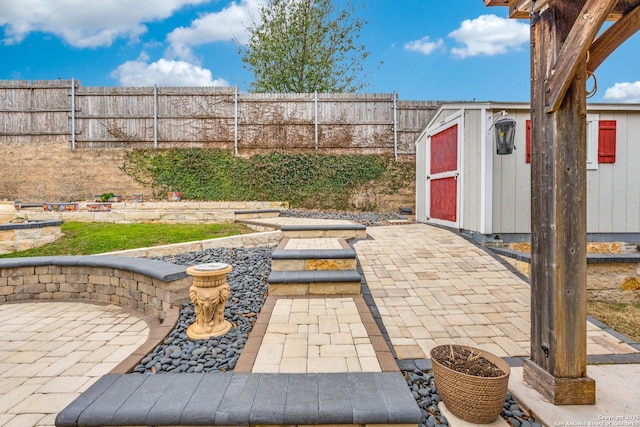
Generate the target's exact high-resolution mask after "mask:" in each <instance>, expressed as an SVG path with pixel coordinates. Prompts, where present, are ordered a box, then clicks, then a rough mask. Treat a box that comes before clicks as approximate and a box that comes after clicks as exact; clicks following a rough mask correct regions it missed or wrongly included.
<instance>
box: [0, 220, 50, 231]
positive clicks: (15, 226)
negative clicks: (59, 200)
mask: <svg viewBox="0 0 640 427" xmlns="http://www.w3.org/2000/svg"><path fill="white" fill-rule="evenodd" d="M56 225H62V221H61V220H46V221H30V222H13V223H10V224H0V231H2V230H28V229H32V228H45V227H53V226H56Z"/></svg>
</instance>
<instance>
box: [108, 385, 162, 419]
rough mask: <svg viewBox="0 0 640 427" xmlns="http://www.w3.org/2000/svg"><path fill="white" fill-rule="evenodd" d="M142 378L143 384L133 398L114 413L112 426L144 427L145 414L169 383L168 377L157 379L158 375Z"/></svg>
mask: <svg viewBox="0 0 640 427" xmlns="http://www.w3.org/2000/svg"><path fill="white" fill-rule="evenodd" d="M143 378H144V382H143V383H142V384H141V385H140V387H138V389H137V390H136V393H135V396H132V398H131V399H128V400H126V401H125V402H124V403H123V404H122V406H120V407H119V408H117V409H116V410H115V411H114V414H113V417H112V418H111V422H112V423H113V424H116V425H132V426H133V425H144V424H145V421H146V419H147V414H148V413H149V411H150V410H151V408H153V406H154V405H155V404H156V402H157V401H158V399H160V397H161V396H162V395H163V394H164V393H165V392H166V390H167V387H168V386H169V385H170V383H171V381H170V380H171V378H170V377H168V378H159V375H143Z"/></svg>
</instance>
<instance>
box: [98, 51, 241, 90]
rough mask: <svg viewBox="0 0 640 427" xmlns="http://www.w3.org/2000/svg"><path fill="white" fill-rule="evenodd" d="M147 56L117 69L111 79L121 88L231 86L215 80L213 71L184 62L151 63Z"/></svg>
mask: <svg viewBox="0 0 640 427" xmlns="http://www.w3.org/2000/svg"><path fill="white" fill-rule="evenodd" d="M148 61H149V57H148V56H147V55H146V54H144V53H143V54H142V55H140V57H139V58H138V59H136V60H135V61H127V62H125V63H124V64H122V65H120V66H119V67H118V68H116V69H115V70H114V71H113V72H112V73H111V77H113V78H116V79H118V81H119V82H120V85H121V86H153V85H158V86H229V83H227V82H226V81H225V80H223V79H215V80H214V79H213V78H212V77H211V71H209V70H207V69H205V68H201V67H198V66H197V65H193V64H190V63H188V62H184V61H171V60H167V59H160V60H158V61H156V62H151V63H149V62H148Z"/></svg>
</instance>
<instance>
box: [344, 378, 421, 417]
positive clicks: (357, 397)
mask: <svg viewBox="0 0 640 427" xmlns="http://www.w3.org/2000/svg"><path fill="white" fill-rule="evenodd" d="M377 375H379V373H369V372H362V373H361V372H358V373H350V374H346V376H347V385H348V387H349V395H350V396H351V401H352V403H353V423H354V424H386V423H387V422H388V418H387V408H386V405H385V402H384V400H383V399H382V396H381V395H380V392H379V390H378V387H377V382H376V376H377ZM405 388H407V387H406V386H405ZM407 389H408V388H407Z"/></svg>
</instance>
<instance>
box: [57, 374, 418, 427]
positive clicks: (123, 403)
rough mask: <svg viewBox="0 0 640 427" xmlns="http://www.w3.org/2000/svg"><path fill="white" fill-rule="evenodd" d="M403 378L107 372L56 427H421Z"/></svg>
mask: <svg viewBox="0 0 640 427" xmlns="http://www.w3.org/2000/svg"><path fill="white" fill-rule="evenodd" d="M419 419H420V409H419V408H418V406H417V404H416V402H415V400H414V399H413V396H412V395H411V392H410V391H409V388H408V387H407V385H406V383H405V380H404V377H403V376H402V374H401V373H400V372H375V373H336V374H241V373H238V374H235V373H232V372H224V373H208V374H186V373H185V374H162V375H149V374H147V375H143V374H124V375H116V374H109V375H106V376H103V377H101V378H100V379H99V380H98V381H97V382H96V383H95V384H94V385H93V386H91V387H90V388H89V389H88V390H87V391H86V392H85V393H83V394H81V395H80V397H78V398H77V399H76V400H74V401H73V402H72V403H71V404H70V405H69V406H68V407H67V408H65V409H64V410H63V411H62V412H61V413H60V414H58V417H57V418H56V425H58V426H62V427H66V426H77V425H83V426H99V425H254V424H271V425H273V424H276V425H282V424H289V425H290V424H308V425H316V424H365V423H373V424H385V423H392V424H417V423H418V422H419Z"/></svg>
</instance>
